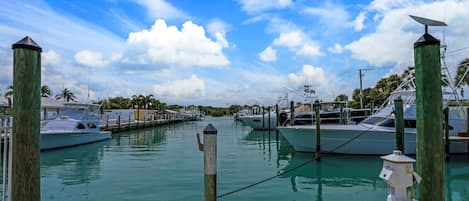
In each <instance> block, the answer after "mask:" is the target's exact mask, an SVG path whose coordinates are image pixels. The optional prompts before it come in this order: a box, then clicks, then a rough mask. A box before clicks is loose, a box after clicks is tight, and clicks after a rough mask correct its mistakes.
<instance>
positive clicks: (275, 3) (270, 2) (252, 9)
mask: <svg viewBox="0 0 469 201" xmlns="http://www.w3.org/2000/svg"><path fill="white" fill-rule="evenodd" d="M238 2H239V3H240V4H241V7H242V9H243V10H244V11H246V12H248V13H257V12H262V11H266V10H273V9H284V8H288V7H290V6H292V4H293V2H292V1H291V0H239V1H238Z"/></svg>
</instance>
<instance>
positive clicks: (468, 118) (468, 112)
mask: <svg viewBox="0 0 469 201" xmlns="http://www.w3.org/2000/svg"><path fill="white" fill-rule="evenodd" d="M466 115H467V118H466V120H467V122H466V125H467V128H466V133H469V108H466ZM466 144H467V156H468V157H469V143H466Z"/></svg>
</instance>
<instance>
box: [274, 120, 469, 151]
mask: <svg viewBox="0 0 469 201" xmlns="http://www.w3.org/2000/svg"><path fill="white" fill-rule="evenodd" d="M278 130H279V132H280V133H281V134H282V135H283V136H284V137H285V139H286V140H287V141H288V142H289V143H290V145H292V146H293V148H294V149H295V150H296V151H299V152H316V129H315V127H314V126H307V127H306V126H292V127H279V128H278ZM320 137H321V152H329V153H336V154H354V155H385V154H389V153H392V151H393V150H394V149H395V146H396V139H395V138H396V137H395V132H393V131H391V130H385V129H375V128H373V129H372V128H369V127H366V126H362V125H333V126H328V125H324V126H323V125H321V136H320ZM404 152H405V154H411V155H412V154H415V153H416V134H415V129H412V130H411V131H409V130H406V132H405V134H404ZM450 152H451V153H466V152H467V147H466V144H465V143H451V147H450Z"/></svg>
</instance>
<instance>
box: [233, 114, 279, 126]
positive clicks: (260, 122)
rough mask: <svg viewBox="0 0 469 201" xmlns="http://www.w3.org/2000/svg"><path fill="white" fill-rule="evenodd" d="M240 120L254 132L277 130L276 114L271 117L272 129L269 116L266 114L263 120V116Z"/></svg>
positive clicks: (242, 117)
mask: <svg viewBox="0 0 469 201" xmlns="http://www.w3.org/2000/svg"><path fill="white" fill-rule="evenodd" d="M240 119H241V121H242V122H243V123H245V124H246V125H248V126H250V127H251V128H253V129H254V130H275V129H276V128H277V117H276V115H275V114H271V115H270V128H269V117H268V114H265V115H264V118H262V115H253V116H241V117H240Z"/></svg>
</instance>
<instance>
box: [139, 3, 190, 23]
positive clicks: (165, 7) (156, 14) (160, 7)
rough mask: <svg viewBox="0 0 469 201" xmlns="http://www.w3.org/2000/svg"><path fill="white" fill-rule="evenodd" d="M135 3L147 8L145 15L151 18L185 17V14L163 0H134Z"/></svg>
mask: <svg viewBox="0 0 469 201" xmlns="http://www.w3.org/2000/svg"><path fill="white" fill-rule="evenodd" d="M134 1H135V3H137V4H139V5H141V6H143V7H145V8H146V9H147V15H148V16H149V17H150V18H151V19H158V18H163V19H182V18H187V16H186V14H185V13H184V12H183V11H181V10H179V9H177V8H175V7H174V6H173V5H171V4H170V3H168V2H166V1H165V0H134Z"/></svg>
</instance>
